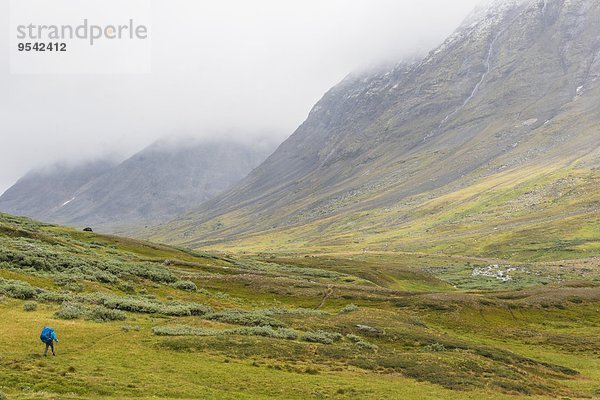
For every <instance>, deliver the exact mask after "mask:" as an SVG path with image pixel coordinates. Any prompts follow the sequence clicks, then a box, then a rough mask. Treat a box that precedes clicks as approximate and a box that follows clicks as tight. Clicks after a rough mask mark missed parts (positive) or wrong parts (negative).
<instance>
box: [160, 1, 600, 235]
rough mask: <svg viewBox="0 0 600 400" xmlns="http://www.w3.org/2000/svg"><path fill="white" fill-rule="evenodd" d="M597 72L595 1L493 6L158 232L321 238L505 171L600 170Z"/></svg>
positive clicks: (364, 78)
mask: <svg viewBox="0 0 600 400" xmlns="http://www.w3.org/2000/svg"><path fill="white" fill-rule="evenodd" d="M599 65H600V3H599V2H597V1H594V0H547V1H543V0H523V1H501V2H498V1H493V2H489V3H488V4H485V6H482V7H479V8H478V9H477V10H475V11H474V12H473V14H472V15H471V16H469V17H468V18H467V19H466V20H465V22H464V23H463V24H462V25H461V26H460V27H459V28H458V29H457V30H456V32H455V33H454V34H452V35H451V36H450V37H449V38H448V39H447V40H446V41H445V42H444V43H443V44H442V45H441V46H440V47H439V48H437V49H435V50H434V51H432V52H431V53H430V54H429V55H428V56H427V57H426V58H424V59H423V60H420V61H419V62H416V63H410V64H404V63H401V64H398V65H396V66H394V67H393V68H390V69H382V70H379V71H370V72H368V73H363V74H359V75H351V76H349V77H348V78H346V79H345V80H344V81H343V82H341V83H340V84H339V85H338V86H336V87H334V88H333V89H332V90H331V91H329V92H328V93H327V94H326V95H325V96H324V97H323V99H322V100H321V101H319V103H317V105H316V106H315V107H314V108H313V110H312V111H311V113H310V115H309V116H308V118H307V120H306V122H304V123H303V124H302V125H301V126H300V127H299V128H298V130H297V131H296V132H295V133H294V134H293V135H292V136H291V137H290V138H289V139H288V140H287V141H286V142H285V143H283V144H282V145H281V146H280V147H279V149H278V150H277V151H276V152H275V153H274V154H273V155H272V156H271V157H269V158H268V159H267V160H266V161H265V162H264V163H263V164H262V165H261V166H260V167H258V168H257V169H256V170H255V171H254V172H253V173H251V174H250V175H249V176H248V177H247V178H246V179H244V180H243V181H242V182H241V183H240V184H239V185H236V186H235V187H234V188H233V189H231V190H229V191H228V192H226V193H225V194H223V195H221V196H218V197H216V198H215V199H213V200H210V201H208V202H207V203H205V204H204V205H203V206H202V207H200V208H199V209H197V210H195V211H193V212H192V213H189V214H186V215H185V216H182V217H180V218H178V219H177V220H175V221H173V222H171V223H169V224H167V225H164V226H162V227H160V228H158V229H157V230H156V231H155V234H154V236H155V238H160V239H162V240H171V241H175V242H179V243H185V244H189V245H193V246H199V245H203V244H210V243H214V242H226V241H235V240H243V239H244V238H247V237H250V236H255V235H257V234H261V235H264V234H265V233H266V232H269V231H275V232H283V231H286V232H288V233H289V232H292V231H295V232H299V231H300V232H302V237H303V238H305V239H307V240H309V241H311V242H312V241H315V242H317V241H318V240H319V239H318V237H320V236H322V234H323V232H327V229H333V227H335V226H338V224H343V223H344V222H342V221H346V222H347V220H348V219H352V218H355V219H356V218H358V216H359V215H362V214H364V213H367V212H370V213H371V214H373V215H382V217H381V218H382V221H379V222H378V224H380V225H381V228H382V229H383V230H385V229H397V228H398V226H397V225H395V224H391V225H385V223H384V222H383V220H389V218H387V217H385V218H384V217H383V215H387V213H388V211H389V210H390V209H392V208H394V207H396V208H397V207H400V205H408V204H412V207H416V206H418V205H419V204H422V202H423V201H424V200H425V199H429V200H430V199H434V198H437V197H440V196H444V195H447V194H449V193H452V192H455V191H457V190H461V189H464V188H467V187H470V186H471V185H474V184H476V183H478V182H481V180H482V179H484V178H486V177H491V176H495V175H497V174H502V173H506V171H525V169H526V168H533V170H535V171H542V170H543V171H546V172H548V173H549V172H551V171H557V170H560V169H564V168H567V166H569V165H572V163H573V162H575V161H577V163H578V165H580V166H583V165H585V166H586V168H593V167H597V166H598V164H599V162H598V160H599V156H598V146H599V143H600V134H599V133H598V132H599V131H598V129H599V121H600V106H599V104H600V102H599V99H600V92H599V90H600V88H599V85H598V77H600V69H599ZM407 207H408V206H407ZM403 210H404V211H403V212H405V213H407V215H410V214H412V212H413V208H410V207H408V208H406V209H403ZM351 216H354V217H351ZM407 218H408V219H410V218H409V217H406V218H404V219H405V220H407ZM394 220H396V219H394ZM371 223H373V221H371V222H366V221H363V222H360V221H357V222H356V223H354V224H353V225H352V226H353V227H354V228H353V229H357V230H363V229H367V228H368V226H366V225H364V224H371ZM309 226H310V227H311V228H308V227H309ZM339 226H342V225H339ZM327 227H329V228H327ZM311 232H312V233H311ZM369 235H370V233H369V232H364V236H369ZM290 237H293V235H292V234H291V233H290ZM352 240H354V239H352ZM342 242H343V241H342Z"/></svg>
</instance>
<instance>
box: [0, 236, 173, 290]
mask: <svg viewBox="0 0 600 400" xmlns="http://www.w3.org/2000/svg"><path fill="white" fill-rule="evenodd" d="M22 241H27V239H23V238H21V239H19V241H17V243H15V244H16V245H19V244H23V243H21V242H22ZM33 244H35V245H37V246H38V247H34V248H32V245H33ZM22 247H26V248H27V250H26V251H25V250H23V251H19V250H8V249H0V264H2V267H3V268H7V269H18V270H23V271H27V272H30V273H37V274H38V275H44V276H53V277H55V278H56V280H57V283H58V284H59V285H61V286H67V285H71V284H73V283H76V282H77V281H80V280H88V281H94V282H101V283H108V284H115V283H117V282H118V281H119V279H125V280H130V279H131V278H133V277H138V278H144V279H149V280H151V281H153V282H157V283H164V284H172V283H175V282H176V281H177V277H176V276H175V275H174V274H173V273H172V272H171V271H169V270H168V269H166V268H165V267H164V266H162V265H159V264H156V263H150V262H129V261H118V260H110V261H106V260H100V259H97V258H90V257H85V256H83V255H79V254H74V253H73V252H59V251H56V250H55V249H53V248H50V247H49V248H44V247H40V246H39V243H37V242H34V241H31V243H29V245H28V246H22ZM73 288H74V289H77V286H74V287H73ZM76 291H77V290H76Z"/></svg>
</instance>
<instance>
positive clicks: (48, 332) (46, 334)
mask: <svg viewBox="0 0 600 400" xmlns="http://www.w3.org/2000/svg"><path fill="white" fill-rule="evenodd" d="M53 333H54V329H52V328H48V327H47V326H45V327H44V329H42V333H41V334H40V340H41V341H42V342H43V343H48V342H49V341H50V340H52V334H53Z"/></svg>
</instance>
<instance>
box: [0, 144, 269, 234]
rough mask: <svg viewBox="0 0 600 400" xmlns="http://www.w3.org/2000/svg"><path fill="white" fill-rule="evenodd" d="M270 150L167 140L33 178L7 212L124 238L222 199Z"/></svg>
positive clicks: (17, 190) (9, 201) (0, 200)
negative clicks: (116, 160)
mask: <svg viewBox="0 0 600 400" xmlns="http://www.w3.org/2000/svg"><path fill="white" fill-rule="evenodd" d="M270 150H271V148H270V146H269V145H252V146H251V145H245V144H239V143H234V142H229V141H215V142H204V141H195V140H192V139H188V140H178V141H175V142H169V141H166V140H162V141H159V142H156V143H154V144H153V145H151V146H149V147H148V148H146V149H144V150H142V151H141V152H139V153H137V154H135V155H134V156H132V157H131V158H129V159H127V160H125V161H123V162H122V163H120V164H118V165H114V166H110V167H109V166H106V167H107V168H104V169H101V168H96V169H92V167H91V166H88V165H83V166H80V167H77V168H74V167H71V168H70V169H66V168H64V167H62V168H61V167H57V168H54V169H53V170H54V172H51V173H47V172H46V171H43V170H42V171H37V172H34V173H31V174H29V175H28V176H27V177H25V178H23V179H21V180H20V181H19V182H17V184H16V185H15V186H13V187H12V188H10V189H9V190H8V191H7V192H6V193H5V194H4V195H2V197H0V210H2V211H5V212H9V213H13V214H18V215H25V216H29V217H33V218H41V219H44V220H47V221H50V222H55V223H62V224H67V225H71V226H79V227H81V226H88V225H89V226H92V227H93V228H99V229H101V230H104V231H111V232H117V231H123V230H127V229H130V228H131V227H133V226H139V225H143V224H147V223H150V222H156V221H162V220H167V219H170V218H173V217H174V216H176V215H178V214H181V213H182V212H185V211H187V210H189V209H190V208H191V207H193V206H197V205H198V204H200V203H202V202H203V201H205V200H207V199H209V198H211V197H213V196H215V195H217V194H219V193H221V192H222V191H224V190H226V189H228V188H229V187H230V186H232V185H233V184H235V183H237V182H238V181H240V180H241V179H242V178H244V177H245V176H246V175H247V174H248V173H249V172H250V171H251V170H252V169H253V168H254V167H256V166H257V165H258V164H260V162H261V161H263V160H264V159H265V158H266V157H267V155H268V154H269V152H270ZM40 182H41V183H40Z"/></svg>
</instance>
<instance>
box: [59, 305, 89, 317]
mask: <svg viewBox="0 0 600 400" xmlns="http://www.w3.org/2000/svg"><path fill="white" fill-rule="evenodd" d="M85 313H86V309H85V308H84V307H83V304H81V303H63V305H62V306H61V307H60V309H59V310H58V311H57V312H55V313H54V316H55V317H56V318H58V319H79V318H81V317H83V316H84V315H85Z"/></svg>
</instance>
